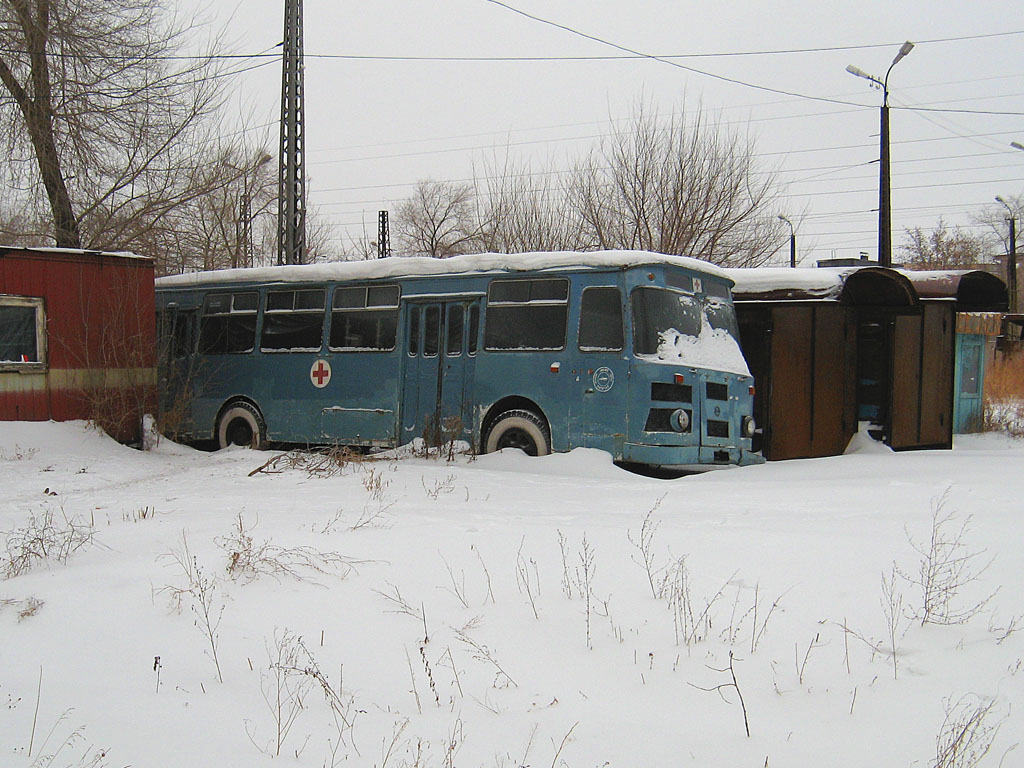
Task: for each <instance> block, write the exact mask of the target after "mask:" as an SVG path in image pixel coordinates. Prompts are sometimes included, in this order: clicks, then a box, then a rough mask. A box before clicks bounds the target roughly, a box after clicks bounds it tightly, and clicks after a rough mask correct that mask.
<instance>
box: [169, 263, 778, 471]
mask: <svg viewBox="0 0 1024 768" xmlns="http://www.w3.org/2000/svg"><path fill="white" fill-rule="evenodd" d="M731 285H732V281H731V280H730V279H729V278H728V277H727V276H726V275H725V274H724V273H723V272H722V271H720V270H717V269H716V268H715V267H713V266H710V265H708V264H706V263H703V262H699V261H696V260H693V259H686V258H681V257H668V256H661V255H658V254H650V253H638V252H603V253H597V254H525V255H518V256H504V255H501V256H499V255H493V254H488V255H481V256H466V257H455V258H453V259H447V260H434V259H401V258H392V259H386V260H380V261H377V262H339V263H331V264H319V265H306V266H288V267H272V268H265V269H236V270H224V271H221V272H209V273H197V274H191V275H181V276H173V277H168V278H161V279H159V280H158V281H157V285H156V288H157V291H156V292H157V309H158V318H159V323H158V328H159V330H160V335H161V349H162V350H163V354H162V358H163V365H162V373H161V384H162V398H163V403H162V405H163V410H164V412H165V413H171V414H174V419H175V420H176V422H177V423H176V430H175V431H176V433H177V434H178V435H179V436H181V437H182V438H184V439H192V440H209V439H215V440H217V441H218V442H219V443H220V444H221V445H227V444H231V443H252V444H259V443H262V442H265V441H275V442H283V443H296V444H332V443H338V444H347V445H355V446H366V447H376V448H386V447H397V446H399V445H403V444H406V443H409V442H411V441H412V440H413V439H414V438H417V437H424V438H426V439H427V440H428V441H430V442H435V443H436V442H438V441H439V440H440V439H460V440H464V441H466V442H468V443H470V444H471V445H472V447H473V448H474V450H476V451H479V452H485V451H488V450H496V449H499V448H502V447H510V446H512V447H521V448H523V449H524V450H526V451H527V452H528V453H532V454H538V453H539V454H543V453H547V452H549V451H568V450H571V449H572V448H576V447H590V448H598V449H601V450H604V451H607V452H608V453H610V454H611V455H612V456H613V457H614V459H616V460H619V461H625V462H636V463H641V464H647V465H652V466H667V467H673V466H695V465H714V464H719V465H726V464H751V463H758V462H760V461H761V458H760V456H758V455H756V454H753V453H752V452H751V437H752V435H753V432H754V425H753V418H752V411H753V379H752V378H751V376H750V374H749V372H748V371H747V368H746V364H745V363H744V362H743V360H742V356H741V354H740V352H739V346H738V341H737V333H736V322H735V314H734V312H733V307H732V301H731V296H730V291H729V288H730V286H731Z"/></svg>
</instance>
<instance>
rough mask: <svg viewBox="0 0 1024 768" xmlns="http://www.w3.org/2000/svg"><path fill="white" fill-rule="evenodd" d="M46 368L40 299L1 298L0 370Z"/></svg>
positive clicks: (44, 332)
mask: <svg viewBox="0 0 1024 768" xmlns="http://www.w3.org/2000/svg"><path fill="white" fill-rule="evenodd" d="M45 367H46V314H45V312H44V311H43V300H42V299H41V298H34V297H29V296H0V370H5V371H12V370H13V371H18V370H42V369H43V368H45Z"/></svg>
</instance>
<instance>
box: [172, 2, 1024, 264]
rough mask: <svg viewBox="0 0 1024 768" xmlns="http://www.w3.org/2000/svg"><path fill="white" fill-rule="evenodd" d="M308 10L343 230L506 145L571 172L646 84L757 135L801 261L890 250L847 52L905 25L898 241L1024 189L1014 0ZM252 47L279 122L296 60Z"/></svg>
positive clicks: (867, 129)
mask: <svg viewBox="0 0 1024 768" xmlns="http://www.w3.org/2000/svg"><path fill="white" fill-rule="evenodd" d="M180 1H181V3H182V6H181V7H182V8H183V9H187V8H188V7H189V5H188V3H190V2H191V0H180ZM205 8H206V11H205V12H206V14H207V16H208V17H209V18H210V20H211V22H212V23H213V24H215V25H217V24H227V25H228V27H229V38H230V39H231V44H232V47H233V50H235V51H236V52H238V53H246V54H249V53H253V54H254V53H262V52H266V51H268V50H271V49H272V48H273V46H274V45H276V44H277V43H278V42H279V41H280V39H281V37H282V33H281V29H282V24H283V0H244V2H240V1H239V0H214V2H211V3H209V4H206V5H205ZM529 16H533V17H535V18H529ZM304 20H305V23H304V50H305V54H306V70H305V95H306V103H305V109H306V112H305V123H306V152H307V158H306V161H307V178H308V204H309V205H310V206H311V207H313V208H316V209H317V210H318V211H319V212H320V214H321V215H322V216H323V217H324V218H325V219H327V220H328V221H330V222H331V223H332V224H334V225H336V226H337V227H338V228H339V231H341V232H343V233H345V236H346V238H347V239H351V238H355V237H359V236H360V235H362V234H363V233H364V232H365V233H366V234H368V235H369V236H371V237H373V236H374V235H375V233H376V222H377V212H378V211H379V210H382V209H388V210H391V211H392V212H393V211H394V209H395V206H396V204H397V201H399V200H401V199H403V198H404V197H407V196H408V195H409V193H410V192H411V190H412V188H413V186H414V185H415V183H416V182H417V181H418V180H422V179H428V178H429V179H436V180H454V181H468V180H471V179H472V178H474V176H476V177H477V178H479V177H481V176H482V175H486V174H487V173H489V172H490V169H492V168H494V167H495V166H499V167H500V165H501V163H502V162H503V160H504V158H505V157H506V155H508V156H510V157H512V158H513V159H514V160H515V161H516V162H517V163H524V162H525V163H529V164H530V166H531V167H532V168H533V169H540V168H551V169H555V170H558V169H566V168H568V167H569V166H570V165H571V163H572V161H573V160H574V159H575V158H577V157H579V156H580V155H582V154H583V153H584V152H586V151H587V150H588V149H589V148H591V147H592V146H594V144H595V143H596V142H597V141H599V140H600V138H601V137H602V136H607V135H608V134H609V133H612V132H613V131H615V130H621V127H622V125H623V123H624V121H626V120H627V119H628V118H629V116H630V115H631V113H632V112H633V110H634V109H635V107H636V105H637V104H639V103H643V104H646V105H647V106H648V108H652V109H655V110H657V111H658V112H659V113H660V114H663V115H668V114H671V113H672V112H673V111H675V112H682V113H683V114H690V115H693V114H694V113H695V111H696V110H697V109H703V110H704V112H705V114H706V115H710V116H712V117H713V118H716V119H717V120H719V121H720V123H721V125H722V126H723V128H728V129H731V130H736V131H740V132H744V133H746V132H749V133H750V134H751V135H752V136H753V137H754V139H755V141H756V145H755V146H756V153H757V155H758V156H759V160H760V161H761V168H762V169H763V171H764V172H775V173H776V174H777V178H778V180H779V181H780V182H781V184H782V187H783V195H784V196H783V200H782V204H781V211H782V212H783V213H784V214H785V215H787V216H788V217H789V218H790V219H791V220H792V221H793V223H794V225H795V228H796V235H797V250H798V257H799V259H800V262H801V264H805V265H812V264H813V263H814V262H815V261H816V260H818V259H822V258H830V257H855V256H857V255H858V254H860V253H861V252H862V251H866V252H867V253H868V254H869V255H870V256H871V257H872V258H874V257H875V256H876V253H877V221H878V215H877V206H878V162H877V161H878V156H879V146H878V144H879V125H878V124H879V112H880V110H879V107H880V105H881V102H882V94H881V92H880V91H878V90H874V89H873V88H872V86H871V84H870V83H869V82H868V81H866V80H863V79H860V78H857V77H854V76H852V75H850V74H849V73H848V72H847V71H846V67H847V65H850V64H853V65H855V66H857V67H859V68H860V69H862V70H865V71H867V72H869V73H871V74H873V75H876V76H878V77H884V75H885V72H886V69H887V68H888V67H889V64H890V63H891V61H892V59H893V57H894V56H895V55H896V53H897V51H898V50H899V48H900V46H901V45H902V43H903V42H904V41H905V40H910V41H912V42H914V43H915V44H916V47H915V48H914V49H913V51H912V52H911V53H910V54H909V55H908V56H907V57H906V58H905V59H903V60H902V61H901V62H900V63H899V64H898V65H897V66H896V67H895V68H893V70H892V74H891V75H890V78H889V103H890V106H891V107H892V111H891V158H892V230H893V245H894V249H895V248H896V247H897V246H898V245H899V244H900V243H902V242H903V241H904V239H905V238H904V231H905V230H906V229H908V228H915V227H920V228H922V229H923V230H926V231H929V230H931V229H932V228H934V227H935V226H936V225H937V224H938V221H939V219H940V217H941V218H942V219H943V220H944V221H945V222H946V223H947V224H949V225H960V226H962V227H964V229H965V231H967V232H970V233H972V234H980V233H982V232H985V231H988V232H991V229H990V228H988V227H986V226H984V225H979V224H978V223H977V221H976V217H977V216H978V215H980V214H983V213H984V212H985V210H986V209H988V210H990V211H994V210H996V209H999V208H1000V207H999V205H998V204H997V203H996V202H995V201H994V198H995V196H996V195H1001V196H1004V197H1007V196H1019V195H1021V194H1022V193H1024V151H1017V150H1014V149H1013V148H1011V146H1010V143H1011V142H1012V141H1017V142H1019V143H1024V17H1022V16H1021V14H1020V8H1019V4H1017V3H1014V2H1004V1H1002V0H980V1H979V2H974V3H926V2H921V1H918V0H914V1H913V2H900V3H891V2H874V1H869V2H862V3H859V4H857V5H853V4H847V5H840V4H830V3H821V2H814V1H812V0H781V1H780V2H773V3H749V2H734V1H731V0H730V1H727V2H717V3H704V2H694V1H693V0H681V1H676V2H668V1H667V0H634V2H631V3H621V2H609V1H608V0H587V2H584V0H546V1H545V2H541V1H540V0H515V2H511V3H508V4H505V3H499V2H495V1H493V0H438V2H433V3H410V2H396V1H395V0H376V1H375V2H373V3H354V2H334V1H330V0H306V1H305V4H304ZM546 22H550V23H546ZM556 24H557V25H560V26H557V27H556V26H554V25H556ZM585 36H586V37H585ZM594 38H597V39H594ZM601 41H603V42H601ZM624 49H626V50H629V51H633V52H635V53H636V54H643V55H645V56H647V57H649V56H657V57H659V59H660V58H663V57H672V58H667V59H664V60H654V59H652V58H645V57H641V56H634V55H632V54H629V53H625V52H624ZM572 57H576V58H572ZM580 57H582V58H580ZM588 57H627V58H612V59H607V58H606V59H597V58H588ZM481 59H492V60H481ZM493 59H503V60H500V61H495V60H493ZM504 59H508V60H504ZM522 59H533V60H522ZM254 63H259V62H238V63H237V64H233V65H232V67H233V68H236V69H240V70H247V71H243V72H241V73H240V74H238V75H235V76H233V77H232V82H233V86H234V88H235V91H234V93H233V96H232V101H231V104H232V111H233V112H234V113H235V114H236V115H238V116H241V115H246V116H247V118H246V122H247V124H248V125H249V126H252V127H255V126H261V125H267V126H269V128H265V129H264V130H272V131H276V120H277V119H278V115H279V96H280V66H279V63H278V62H277V61H276V60H274V61H268V62H267V63H266V64H265V65H264V66H260V67H257V68H255V69H250V67H251V66H252V65H253V64H254ZM698 70H699V71H698ZM271 146H272V147H276V133H274V134H273V135H272V140H271ZM780 226H782V227H784V226H785V225H782V224H780ZM1001 234H1003V235H1005V232H1003V233H1001ZM788 255H789V253H788V243H786V242H785V241H783V242H782V245H781V246H780V251H779V253H778V257H779V259H780V260H783V261H785V260H787V259H788Z"/></svg>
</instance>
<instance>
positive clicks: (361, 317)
mask: <svg viewBox="0 0 1024 768" xmlns="http://www.w3.org/2000/svg"><path fill="white" fill-rule="evenodd" d="M400 298H401V290H400V289H399V287H398V286H397V285H371V286H369V287H367V286H355V287H347V286H346V287H341V288H336V289H335V290H334V300H333V302H332V304H331V337H330V341H329V342H328V344H329V346H330V348H331V349H336V350H350V351H359V352H366V351H379V352H388V351H390V350H392V349H394V348H395V343H396V339H397V336H398V301H399V299H400Z"/></svg>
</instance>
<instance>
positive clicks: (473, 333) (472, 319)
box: [469, 304, 480, 355]
mask: <svg viewBox="0 0 1024 768" xmlns="http://www.w3.org/2000/svg"><path fill="white" fill-rule="evenodd" d="M479 335H480V305H479V304H474V305H473V306H471V307H470V308H469V354H470V355H475V354H476V340H477V337H478V336H479Z"/></svg>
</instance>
